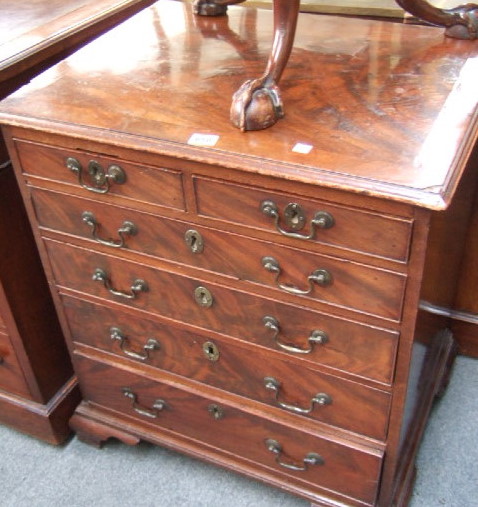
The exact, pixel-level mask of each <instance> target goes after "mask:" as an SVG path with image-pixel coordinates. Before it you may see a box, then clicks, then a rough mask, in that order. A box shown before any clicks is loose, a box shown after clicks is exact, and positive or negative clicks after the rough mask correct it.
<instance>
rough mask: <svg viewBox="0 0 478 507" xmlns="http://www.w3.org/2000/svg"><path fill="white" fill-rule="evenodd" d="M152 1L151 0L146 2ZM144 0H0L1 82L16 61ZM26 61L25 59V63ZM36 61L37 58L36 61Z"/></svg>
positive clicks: (14, 68)
mask: <svg viewBox="0 0 478 507" xmlns="http://www.w3.org/2000/svg"><path fill="white" fill-rule="evenodd" d="M149 3H151V2H149ZM141 4H145V5H146V2H144V0H95V1H92V0H28V2H22V1H19V0H0V83H1V82H2V81H5V80H6V79H8V78H11V77H12V75H13V74H15V73H18V65H19V64H20V65H21V67H22V68H26V67H27V65H28V66H31V65H32V62H31V59H32V58H34V57H35V56H36V57H37V58H36V60H39V59H41V58H43V56H42V53H44V52H45V50H47V49H48V48H49V47H51V46H53V45H54V44H58V43H59V42H61V41H64V40H66V39H68V38H71V37H72V36H74V35H75V34H77V33H79V32H82V31H85V30H88V28H89V27H91V26H93V25H95V24H96V23H99V22H101V21H102V20H105V19H107V18H110V17H112V16H114V15H116V14H119V13H121V12H122V11H125V10H126V9H128V8H131V7H132V6H135V5H141ZM27 62H28V63H27ZM35 63H36V62H35Z"/></svg>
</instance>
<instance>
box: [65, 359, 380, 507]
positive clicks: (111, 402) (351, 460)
mask: <svg viewBox="0 0 478 507" xmlns="http://www.w3.org/2000/svg"><path fill="white" fill-rule="evenodd" d="M75 364H76V366H77V371H78V374H79V380H80V385H81V389H82V392H83V395H84V396H85V399H86V400H87V401H92V402H94V403H97V404H99V405H102V406H105V407H107V408H110V409H113V410H116V411H118V412H120V413H122V414H125V415H127V416H130V417H133V418H135V419H137V420H140V421H144V422H145V423H148V424H150V425H151V424H152V425H156V426H157V427H158V428H162V427H164V428H166V429H167V430H169V431H173V432H176V433H179V434H182V435H186V436H187V437H190V438H193V439H196V440H198V441H200V442H203V443H205V444H206V445H209V446H213V447H216V448H219V449H222V450H225V451H227V452H230V453H233V454H235V455H240V456H242V457H244V458H246V459H249V460H251V461H254V462H256V463H259V464H260V465H263V466H265V467H267V468H270V469H273V470H276V471H277V472H278V473H282V474H284V475H285V476H286V477H289V478H290V480H292V481H300V482H303V483H305V484H307V485H309V487H315V485H317V486H319V487H323V488H327V489H331V490H334V491H340V493H341V494H344V495H348V496H351V497H353V498H357V499H360V500H362V501H364V502H366V503H372V502H373V500H374V498H375V494H376V489H377V484H378V479H379V474H380V464H381V456H380V454H379V453H378V452H372V451H370V452H365V451H364V450H363V449H360V450H359V449H354V448H351V447H347V446H345V445H340V444H338V443H335V442H331V441H329V440H327V439H325V438H320V437H317V436H313V435H310V434H308V433H305V432H302V431H298V430H295V429H294V430H292V429H290V428H287V427H285V426H282V425H280V424H277V423H272V422H270V421H268V420H265V419H262V418H259V417H257V416H252V415H250V414H247V413H246V412H243V411H240V410H237V409H235V408H232V407H228V406H226V405H223V404H222V403H218V402H217V401H216V400H211V399H208V398H207V397H202V396H196V395H193V394H190V393H188V392H186V391H183V390H180V389H177V388H173V387H171V386H169V385H167V384H163V383H160V382H157V381H155V379H149V378H145V377H141V376H139V375H135V374H132V373H130V372H129V371H125V370H122V369H120V368H117V367H113V366H112V365H109V364H103V363H100V362H96V361H92V360H91V359H89V358H85V357H82V356H77V357H75ZM155 407H156V408H155ZM268 439H271V440H275V441H277V442H279V443H280V445H281V446H282V448H283V453H281V454H280V455H279V456H276V455H275V454H274V453H273V452H271V451H270V450H268V448H267V446H266V444H265V442H266V440H268ZM310 452H314V453H317V454H319V455H320V457H321V460H323V464H322V465H319V464H316V465H307V466H305V465H304V462H303V458H304V456H306V455H307V454H308V453H310ZM276 458H277V459H278V460H280V461H281V462H283V463H286V464H297V466H298V467H303V468H306V470H297V471H292V470H289V469H287V468H285V467H284V466H282V465H280V464H278V463H277V462H276Z"/></svg>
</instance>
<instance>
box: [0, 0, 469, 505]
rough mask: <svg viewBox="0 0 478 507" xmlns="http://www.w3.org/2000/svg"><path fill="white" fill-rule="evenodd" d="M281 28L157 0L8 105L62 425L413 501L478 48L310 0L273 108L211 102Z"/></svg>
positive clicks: (287, 485)
mask: <svg viewBox="0 0 478 507" xmlns="http://www.w3.org/2000/svg"><path fill="white" fill-rule="evenodd" d="M272 32H273V27H272V26H271V23H270V13H267V12H263V11H260V10H255V9H247V8H244V7H238V8H231V9H230V11H229V15H228V17H227V18H226V17H221V18H216V19H214V20H211V19H210V18H197V17H195V16H194V15H193V13H192V9H191V6H190V5H186V4H181V3H178V2H167V1H162V2H159V3H158V4H156V5H154V6H153V7H151V8H149V9H146V10H144V11H143V12H142V13H140V14H139V15H137V16H135V18H134V19H132V20H130V21H128V22H126V23H124V24H123V25H121V26H120V27H117V28H115V29H114V30H112V31H111V32H109V33H108V34H106V35H104V36H102V37H101V38H99V39H98V40H96V41H95V42H93V43H92V44H90V45H88V46H86V47H85V48H83V49H82V50H80V51H78V52H77V53H75V55H73V56H71V57H70V58H68V59H67V60H65V61H64V62H62V63H61V64H59V65H57V66H55V67H53V68H52V69H50V70H49V71H47V72H46V73H44V74H43V75H42V76H41V78H40V79H39V80H37V81H36V82H34V83H32V85H31V86H27V87H25V88H24V89H22V90H21V91H20V92H18V93H16V94H14V95H12V96H11V97H9V98H8V99H7V100H5V101H4V102H3V103H2V105H1V106H0V122H1V123H3V124H4V133H5V136H6V139H7V142H8V147H9V152H10V154H11V157H12V160H13V164H14V167H15V170H16V173H17V176H18V179H19V182H20V184H21V189H22V193H23V197H24V200H25V204H26V206H27V210H28V214H29V217H30V220H31V223H32V224H33V227H34V230H35V232H36V237H37V241H38V246H39V249H40V253H41V257H42V261H43V263H44V266H45V269H46V272H47V274H48V278H49V282H50V284H51V288H52V294H53V296H54V300H55V303H56V305H57V310H58V313H59V316H60V320H61V322H62V326H63V330H64V332H65V334H66V336H67V337H68V343H69V346H70V350H71V354H72V358H73V362H74V365H75V369H76V371H77V373H78V378H79V383H80V387H81V390H82V393H83V396H84V401H83V402H82V403H81V404H80V406H79V407H78V409H77V410H76V411H75V415H74V416H73V419H72V425H73V427H74V429H75V430H76V431H77V433H78V435H79V437H80V438H82V439H84V440H85V441H88V442H90V443H94V444H100V443H101V442H103V441H104V440H106V439H108V438H109V437H116V438H119V439H121V440H122V441H124V442H125V443H128V444H136V443H138V442H139V441H140V440H141V439H145V440H148V441H150V442H154V443H157V444H160V445H165V446H168V447H171V448H173V449H176V450H179V451H182V452H185V453H188V454H191V455H193V456H196V457H199V458H201V459H205V460H209V461H210V462H212V463H216V464H220V465H222V466H225V467H228V468H230V469H231V470H235V471H237V472H241V473H244V474H246V475H249V476H250V477H254V478H256V479H261V480H263V481H266V482H268V483H269V484H272V485H275V486H277V487H281V488H284V489H285V490H287V491H289V492H291V493H294V494H297V495H300V496H302V497H304V498H306V499H308V500H310V501H311V503H313V504H315V505H324V506H325V505H329V506H330V505H336V504H339V503H340V504H341V505H351V506H362V507H363V506H364V505H369V506H372V505H380V506H383V507H385V506H390V505H405V504H406V503H407V499H408V497H409V494H410V491H411V488H412V484H413V477H414V459H415V454H416V451H417V448H418V445H419V442H420V437H421V435H422V432H423V430H424V427H425V424H426V420H427V417H428V413H429V410H430V406H431V403H432V401H433V399H434V397H435V395H436V394H439V393H441V392H442V391H443V389H444V386H445V385H446V381H447V375H448V371H449V367H450V364H451V362H452V359H453V355H454V344H453V339H452V337H451V333H450V331H449V329H448V324H449V321H448V319H446V318H445V317H443V316H441V315H437V314H436V313H432V312H430V311H429V310H430V309H432V310H433V308H434V307H435V306H436V305H438V304H445V303H447V302H448V301H451V300H452V299H453V298H454V295H455V290H456V284H457V282H458V280H457V276H456V273H457V272H458V268H459V261H460V259H461V257H462V253H463V252H462V250H463V245H464V236H465V235H466V231H467V226H468V222H469V218H470V216H471V213H472V209H471V199H470V195H471V194H472V193H473V192H474V188H475V187H476V184H477V171H476V163H477V162H476V157H477V153H476V151H473V149H474V147H475V144H476V137H477V102H478V100H477V94H478V89H477V87H476V76H477V74H478V68H477V65H476V62H477V61H478V60H477V56H478V45H477V44H468V43H464V42H463V41H457V40H444V37H443V33H442V30H441V29H437V28H430V27H419V26H406V25H395V24H389V23H384V22H377V21H367V20H357V19H344V18H331V17H327V18H326V19H325V18H324V17H320V16H313V15H301V16H300V17H299V30H298V37H297V40H296V44H295V50H294V52H293V53H292V57H291V60H290V64H289V66H288V68H287V70H286V74H285V79H284V81H283V84H284V93H285V95H286V96H287V100H288V102H289V103H290V104H291V107H290V108H289V109H288V115H287V121H284V122H281V123H280V124H277V125H275V126H274V127H273V128H271V129H269V130H267V131H261V132H254V133H241V132H239V131H238V130H236V129H234V128H233V127H232V126H231V125H230V124H229V122H228V121H227V115H225V114H224V112H225V111H227V109H228V107H229V106H228V102H229V97H230V93H231V92H232V90H233V89H234V88H235V87H236V86H237V84H238V83H240V82H242V80H243V79H244V76H246V75H250V73H251V72H254V71H255V70H257V69H259V68H260V67H261V65H262V63H261V62H262V55H263V54H265V53H267V51H268V48H269V45H270V38H271V34H272ZM138 33H140V34H141V38H139V37H134V36H133V34H138ZM341 34H344V35H343V36H341ZM126 52H127V56H128V58H125V53H126ZM93 55H94V56H95V57H96V59H93V58H92V56H93ZM78 82H81V83H82V86H81V88H77V87H75V86H74V84H75V83H78ZM451 236H452V237H451Z"/></svg>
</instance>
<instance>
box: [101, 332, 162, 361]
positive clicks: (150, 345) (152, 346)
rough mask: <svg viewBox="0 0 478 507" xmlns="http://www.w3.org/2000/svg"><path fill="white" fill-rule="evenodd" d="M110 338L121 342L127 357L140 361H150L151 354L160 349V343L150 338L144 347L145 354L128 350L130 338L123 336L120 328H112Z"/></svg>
mask: <svg viewBox="0 0 478 507" xmlns="http://www.w3.org/2000/svg"><path fill="white" fill-rule="evenodd" d="M110 338H111V339H112V340H115V341H117V342H119V344H120V348H121V350H122V351H123V352H124V354H125V355H126V356H128V357H132V358H133V359H138V360H140V361H146V360H147V359H150V352H152V351H153V350H159V349H160V345H159V343H158V341H157V340H155V339H154V338H149V339H148V341H147V342H146V343H145V344H144V345H143V350H144V352H135V351H134V350H130V349H128V338H127V337H126V336H125V335H124V334H123V332H122V331H121V329H120V328H119V327H110Z"/></svg>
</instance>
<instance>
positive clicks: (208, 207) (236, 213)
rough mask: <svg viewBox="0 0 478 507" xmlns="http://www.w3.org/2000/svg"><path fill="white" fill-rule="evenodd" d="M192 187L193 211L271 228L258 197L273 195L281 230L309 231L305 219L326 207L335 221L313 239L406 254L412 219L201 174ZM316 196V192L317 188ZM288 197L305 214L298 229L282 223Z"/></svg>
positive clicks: (374, 252) (404, 257)
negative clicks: (302, 223)
mask: <svg viewBox="0 0 478 507" xmlns="http://www.w3.org/2000/svg"><path fill="white" fill-rule="evenodd" d="M195 189H196V197H197V201H198V213H199V214H200V215H204V216H206V217H212V218H217V219H219V220H224V221H227V222H231V223H235V224H240V225H246V226H248V227H250V228H252V229H257V228H258V229H262V230H267V231H274V232H276V229H275V227H274V219H273V218H272V217H268V216H267V215H265V214H264V213H263V212H262V209H261V205H262V203H263V202H265V201H272V202H274V203H275V204H276V205H277V208H278V213H279V214H280V217H281V220H280V227H281V228H283V229H284V230H285V231H286V232H295V233H298V234H302V235H309V234H310V233H311V228H310V222H311V221H312V219H313V218H314V216H315V214H316V213H317V212H318V211H326V212H327V213H330V214H331V215H332V217H333V218H334V222H335V223H334V225H333V226H332V227H331V228H329V229H321V228H317V230H316V233H315V235H314V238H313V240H312V241H313V242H314V243H315V242H316V243H317V244H319V245H320V244H326V245H332V246H335V247H339V248H342V249H345V250H355V251H360V252H363V253H368V254H371V255H374V256H378V257H385V258H389V259H393V260H397V261H401V262H406V261H407V259H408V253H409V248H410V236H411V230H412V222H411V220H406V219H403V218H400V217H393V216H387V215H380V214H372V213H370V212H367V211H366V210H360V209H357V208H347V207H345V206H337V204H335V203H331V202H324V201H320V200H317V201H312V200H305V199H304V198H301V197H300V196H294V195H287V194H282V193H279V192H270V191H269V192H267V191H265V190H263V189H260V188H256V187H247V186H244V185H235V184H232V183H229V182H225V181H219V180H211V179H205V178H200V177H196V178H195ZM317 196H318V197H319V196H320V190H318V191H317ZM289 203H297V204H299V205H300V207H301V208H302V210H303V213H304V216H305V217H306V223H305V225H304V229H303V230H299V231H297V230H296V231H294V230H293V229H291V228H290V227H288V226H287V225H286V224H285V223H284V209H285V208H286V206H287V205H288V204H289ZM276 239H277V241H280V240H281V239H282V237H281V236H280V234H279V233H277V238H276ZM301 242H302V243H303V241H301V240H299V239H297V246H298V247H300V243H301Z"/></svg>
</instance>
